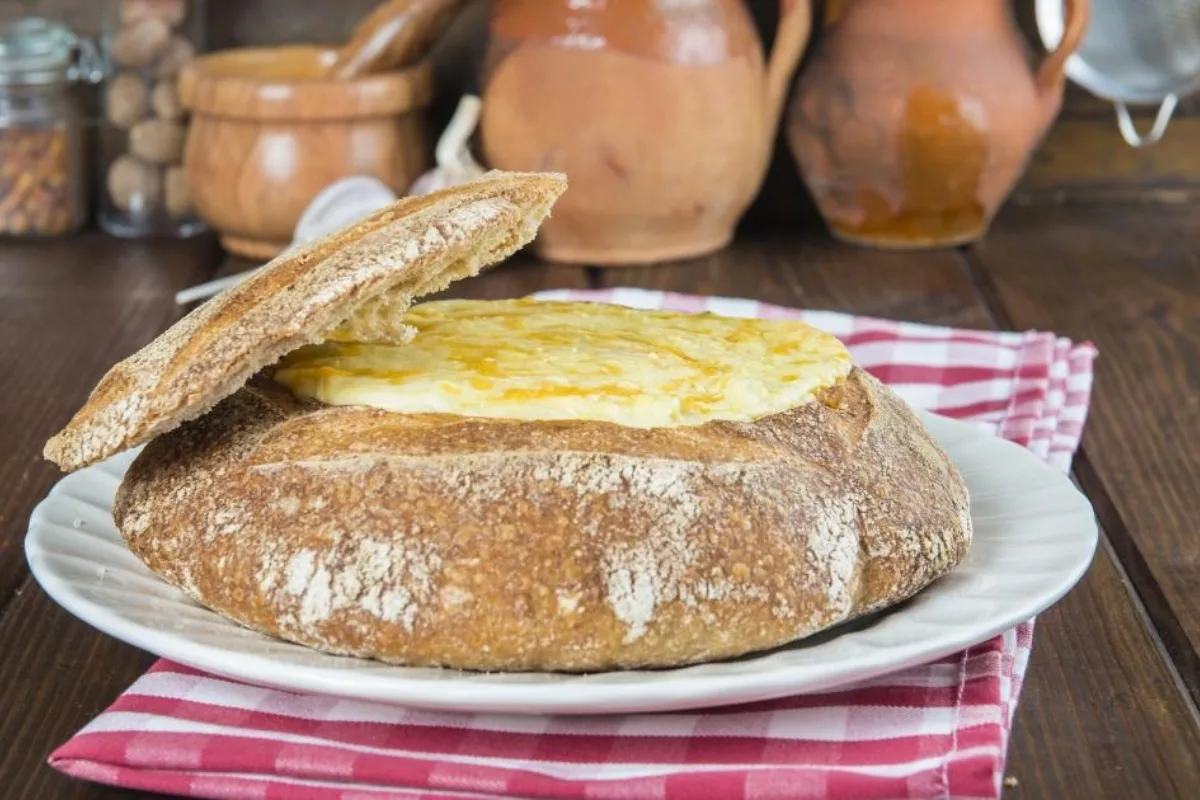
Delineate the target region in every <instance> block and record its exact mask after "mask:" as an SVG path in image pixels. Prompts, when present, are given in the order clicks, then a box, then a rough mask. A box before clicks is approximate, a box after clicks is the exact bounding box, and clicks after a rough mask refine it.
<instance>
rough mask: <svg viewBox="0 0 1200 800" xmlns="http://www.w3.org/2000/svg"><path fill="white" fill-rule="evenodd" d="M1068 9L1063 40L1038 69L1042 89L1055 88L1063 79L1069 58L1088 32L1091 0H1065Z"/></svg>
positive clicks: (1038, 78) (1064, 3) (1064, 4)
mask: <svg viewBox="0 0 1200 800" xmlns="http://www.w3.org/2000/svg"><path fill="white" fill-rule="evenodd" d="M1063 6H1064V7H1065V9H1066V15H1065V16H1066V19H1065V20H1064V21H1063V35H1062V41H1060V42H1059V43H1058V47H1057V48H1055V50H1054V52H1053V53H1051V54H1050V55H1048V56H1046V60H1045V61H1044V62H1042V67H1041V69H1039V70H1038V76H1037V81H1038V86H1040V87H1041V89H1042V91H1049V90H1052V89H1054V88H1055V87H1057V86H1058V85H1059V83H1060V82H1061V81H1062V78H1063V73H1064V72H1066V69H1067V59H1068V58H1070V57H1071V54H1072V53H1074V52H1075V51H1076V50H1078V49H1079V46H1080V45H1081V44H1083V36H1084V34H1086V33H1087V28H1088V21H1089V20H1090V19H1091V16H1092V9H1091V3H1090V2H1089V0H1063Z"/></svg>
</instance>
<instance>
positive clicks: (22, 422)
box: [0, 233, 217, 613]
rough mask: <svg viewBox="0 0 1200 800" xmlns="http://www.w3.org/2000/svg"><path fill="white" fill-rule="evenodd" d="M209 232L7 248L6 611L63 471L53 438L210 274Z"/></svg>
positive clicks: (2, 514)
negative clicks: (38, 506)
mask: <svg viewBox="0 0 1200 800" xmlns="http://www.w3.org/2000/svg"><path fill="white" fill-rule="evenodd" d="M216 258H217V250H216V245H215V242H214V241H213V240H211V239H207V238H204V239H196V240H191V241H175V242H169V243H160V244H155V245H150V244H145V243H134V242H119V241H117V240H114V239H111V238H108V237H105V236H101V235H99V234H94V233H93V234H85V235H84V236H83V237H81V238H79V239H66V240H62V241H54V242H5V244H4V246H3V247H0V374H2V375H3V376H4V387H5V391H4V392H3V393H0V437H2V441H0V486H3V487H4V491H3V492H2V493H0V613H2V610H3V608H4V606H5V605H6V604H7V603H8V602H9V600H11V598H12V596H13V592H14V591H15V590H16V588H17V587H18V586H19V585H20V583H21V581H22V580H23V579H24V576H25V574H26V573H25V558H24V555H23V554H22V548H21V542H22V540H23V538H24V535H25V524H26V522H27V520H28V519H29V512H30V511H32V509H33V506H34V504H35V503H37V501H39V500H40V499H41V498H42V496H43V495H45V493H46V490H47V489H48V488H49V487H50V485H51V484H52V483H53V482H54V481H55V480H57V477H58V470H57V468H56V467H54V465H52V464H50V463H48V462H46V461H43V460H42V457H41V452H42V445H43V444H44V443H45V440H46V439H47V438H48V437H49V436H50V435H51V434H53V433H54V432H55V431H57V430H59V429H60V428H61V427H62V426H63V425H65V424H66V423H67V421H68V420H69V419H70V417H71V415H72V414H73V413H74V412H75V411H76V410H77V409H78V408H79V407H80V406H81V405H82V404H83V401H84V400H85V399H86V398H87V394H88V392H89V391H91V388H92V387H93V386H94V385H95V383H96V381H97V380H99V378H100V376H101V375H103V373H104V371H105V370H106V369H107V368H108V366H109V365H110V364H112V363H113V362H114V361H116V360H118V359H119V358H122V357H124V356H126V355H128V354H129V353H131V352H132V351H133V350H135V349H137V348H138V347H139V346H141V345H142V344H144V343H145V342H146V341H148V340H149V339H150V338H151V337H152V336H153V335H154V334H155V333H156V332H157V331H158V330H160V329H161V328H163V327H164V326H166V325H167V324H168V323H170V322H171V321H173V320H174V319H175V318H176V316H177V314H178V311H177V310H176V309H175V307H174V306H173V305H172V304H171V302H170V299H169V297H170V294H171V292H173V291H174V290H175V288H176V287H182V286H184V285H187V284H189V283H192V282H196V281H200V280H204V279H205V278H206V277H207V276H208V274H209V273H210V272H211V270H212V268H213V265H214V264H215V263H216Z"/></svg>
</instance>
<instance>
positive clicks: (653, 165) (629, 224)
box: [481, 0, 811, 265]
mask: <svg viewBox="0 0 1200 800" xmlns="http://www.w3.org/2000/svg"><path fill="white" fill-rule="evenodd" d="M780 6H781V10H782V14H781V19H780V26H779V32H778V34H777V36H776V41H775V47H774V52H773V53H772V55H771V59H770V62H769V63H768V64H767V65H765V66H764V63H763V54H762V45H761V42H760V41H759V38H758V34H757V32H756V30H755V28H754V23H753V21H752V20H751V18H750V15H749V14H748V13H747V11H746V10H745V8H743V6H742V2H741V0H620V2H607V3H603V2H601V3H595V2H578V1H577V0H494V1H493V3H492V12H491V19H490V33H491V41H490V43H489V48H488V55H487V64H486V67H485V75H484V85H485V89H484V98H483V122H482V128H481V132H482V140H483V152H484V156H485V159H486V160H487V161H488V162H489V164H490V166H492V167H498V168H502V169H513V170H542V169H545V170H560V171H562V172H565V173H567V175H568V177H569V178H570V180H571V189H570V191H568V192H567V193H566V194H565V195H563V197H562V199H561V200H560V201H559V203H558V205H556V206H555V208H554V216H553V217H552V218H550V219H549V220H547V222H546V224H545V225H543V227H542V229H541V233H540V234H539V236H538V239H537V242H536V244H535V247H536V249H537V251H538V252H539V253H540V254H541V255H542V256H543V257H545V258H548V259H551V260H555V261H567V262H577V263H586V264H599V265H610V264H614V265H615V264H644V263H652V262H656V261H662V260H666V259H675V258H684V257H688V256H696V255H700V254H703V253H707V252H710V251H712V250H716V249H719V248H721V247H723V246H724V245H726V244H727V243H728V242H729V240H730V239H731V237H732V236H733V229H734V226H735V225H736V224H737V221H738V220H739V218H740V217H741V216H742V214H743V213H744V212H745V210H746V208H747V206H749V204H750V202H751V200H752V199H753V198H754V195H755V194H756V193H757V191H758V189H759V186H760V185H761V183H762V180H763V177H764V175H765V173H766V169H767V164H768V161H769V159H770V154H771V145H772V144H773V142H774V139H775V133H776V129H777V126H778V123H779V116H780V112H781V107H782V105H783V102H784V99H785V94H786V92H787V88H788V85H789V83H790V81H791V74H792V72H793V70H794V68H795V65H796V62H797V61H798V60H799V58H800V55H801V53H802V52H803V50H804V46H805V44H806V43H807V41H808V33H809V28H810V14H811V11H810V8H809V3H808V0H782V2H781V3H780Z"/></svg>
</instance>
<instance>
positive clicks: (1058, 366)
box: [50, 289, 1096, 800]
mask: <svg viewBox="0 0 1200 800" xmlns="http://www.w3.org/2000/svg"><path fill="white" fill-rule="evenodd" d="M540 296H542V297H548V298H557V299H567V298H569V299H583V300H596V301H607V302H616V303H624V304H627V305H632V306H638V307H644V308H674V309H681V310H686V311H714V312H717V313H720V314H725V315H730V316H747V317H749V316H761V317H798V318H801V319H805V320H807V321H809V322H811V323H812V324H814V325H816V326H818V327H820V328H823V329H825V330H827V331H830V332H831V333H834V334H836V335H837V336H838V337H840V338H841V339H842V340H843V341H844V342H845V343H846V344H847V345H848V346H849V348H850V350H851V351H852V352H853V354H854V358H855V361H856V362H857V363H858V364H860V365H861V366H863V367H864V368H866V369H868V370H870V371H871V372H873V373H874V374H875V375H877V376H878V377H880V378H881V379H883V380H884V381H886V382H887V383H889V384H891V385H892V386H893V387H894V388H895V389H896V390H897V391H898V392H899V393H900V394H901V395H903V396H904V397H905V398H906V399H908V400H909V401H910V402H911V403H913V404H914V405H917V406H921V407H924V408H927V409H930V410H933V411H937V412H939V413H941V414H945V415H948V416H952V417H958V418H959V419H964V420H969V421H972V422H974V423H976V424H978V425H979V426H981V427H983V428H986V429H987V430H989V431H993V432H995V433H996V434H998V435H1000V436H1003V437H1005V438H1007V439H1011V440H1013V441H1015V442H1019V443H1020V444H1023V445H1025V446H1026V447H1028V448H1030V449H1031V450H1033V451H1034V452H1035V453H1037V454H1038V455H1040V456H1042V457H1043V458H1045V459H1047V460H1048V461H1050V462H1051V463H1053V464H1055V465H1056V466H1058V467H1059V468H1061V469H1063V470H1065V469H1067V467H1068V466H1069V465H1070V461H1071V455H1072V454H1073V453H1074V451H1075V448H1076V447H1077V446H1078V444H1079V436H1080V432H1081V430H1082V428H1083V423H1084V418H1085V416H1086V415H1087V407H1088V395H1089V391H1090V389H1091V383H1092V361H1093V359H1094V358H1095V355H1096V352H1095V350H1094V348H1092V347H1091V346H1090V345H1087V344H1084V345H1076V344H1072V343H1071V342H1070V341H1068V340H1066V339H1062V338H1058V337H1055V336H1054V335H1052V334H1047V333H992V332H983V331H967V330H955V329H950V328H939V327H931V326H927V325H915V324H910V323H905V322H890V321H886V320H878V319H866V318H862V317H852V316H847V315H844V314H834V313H830V312H824V311H796V310H793V309H786V308H779V307H776V306H769V305H764V304H762V303H758V302H755V301H752V300H733V299H724V298H716V297H694V296H686V295H677V294H663V293H660V292H648V291H641V290H635V289H613V290H608V291H603V292H578V291H554V292H546V293H543V294H542V295H540ZM1032 638H1033V623H1032V622H1028V623H1025V624H1023V625H1020V626H1018V627H1017V628H1016V629H1015V630H1012V631H1009V632H1008V633H1006V634H1004V635H1002V636H998V637H996V638H995V639H992V640H991V641H988V642H985V643H983V644H980V645H977V646H975V647H972V648H970V649H968V650H966V651H964V652H962V653H959V654H958V655H955V656H952V657H949V658H945V659H942V660H940V661H937V662H935V663H932V664H928V665H925V666H922V667H917V668H914V669H909V670H905V671H903V672H900V673H896V674H893V675H890V676H887V677H884V678H879V679H876V680H872V681H869V682H867V683H863V684H858V685H856V686H853V687H850V688H845V689H841V690H839V691H834V692H826V693H822V694H817V695H806V696H798V697H792V698H787V699H783V700H777V701H771V702H765V703H757V704H754V705H748V706H740V707H734V708H722V709H712V710H708V711H702V712H687V713H668V714H647V715H639V716H624V717H622V716H614V717H589V718H568V717H558V718H546V717H534V718H529V717H504V716H496V715H472V714H446V713H432V712H426V711H416V710H412V709H403V708H391V707H386V706H378V705H372V704H368V703H360V702H351V701H345V700H337V699H334V698H329V697H320V696H306V695H297V694H290V693H287V692H279V691H274V690H270V689H260V688H257V687H252V686H247V685H243V684H239V683H235V682H233V681H228V680H223V679H219V678H214V677H211V676H208V675H204V674H200V673H197V672H195V671H193V670H190V669H187V668H184V667H181V666H178V665H176V664H172V663H170V662H166V661H160V662H158V663H157V664H156V665H155V666H154V668H153V669H151V670H150V672H149V673H147V674H146V675H144V676H143V677H142V678H141V679H139V680H138V681H137V682H136V683H135V684H134V685H133V686H132V687H130V688H129V690H128V691H127V692H125V694H123V695H122V696H121V697H120V699H118V700H117V702H116V703H114V704H113V705H112V707H111V708H109V709H108V710H107V711H105V712H104V713H103V714H101V715H100V717H98V718H97V719H96V720H95V721H93V722H92V723H91V724H90V725H88V726H87V727H86V728H84V729H83V730H82V731H80V732H79V733H78V734H77V735H76V736H75V737H74V738H73V739H71V740H70V741H69V742H67V743H66V744H65V745H63V746H62V747H60V748H59V749H58V750H57V751H55V752H54V753H53V754H52V755H51V757H50V763H51V764H52V765H53V766H54V767H55V768H57V769H59V770H62V771H63V772H65V773H67V774H69V775H74V776H76V777H80V778H87V779H90V780H94V781H100V782H103V783H110V784H116V785H119V786H126V787H132V788H141V789H151V790H155V791H159V792H168V793H173V794H180V795H191V796H195V797H245V798H292V797H304V798H344V799H349V798H379V797H403V798H415V797H422V798H425V797H428V798H435V797H436V798H450V797H454V798H495V797H556V798H557V797H564V798H598V799H599V798H614V799H615V798H672V799H673V798H681V800H691V798H760V799H763V800H765V799H766V798H787V799H788V800H792V798H804V797H844V798H872V797H878V798H910V797H911V798H918V797H919V798H925V797H953V798H971V797H982V798H987V797H996V796H997V795H998V794H999V791H1000V779H1001V775H1002V773H1003V769H1004V757H1005V749H1006V747H1007V744H1008V734H1009V729H1010V726H1011V722H1012V716H1013V711H1014V709H1015V708H1016V702H1017V695H1018V693H1019V691H1020V688H1021V679H1022V677H1023V676H1024V674H1025V667H1026V664H1027V663H1028V660H1029V651H1030V646H1031V644H1032Z"/></svg>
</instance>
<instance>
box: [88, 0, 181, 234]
mask: <svg viewBox="0 0 1200 800" xmlns="http://www.w3.org/2000/svg"><path fill="white" fill-rule="evenodd" d="M187 14H188V3H186V2H185V0H122V2H121V17H120V28H119V29H118V30H117V31H116V33H115V35H114V36H113V37H112V39H111V42H110V44H109V57H110V59H111V61H112V63H113V66H114V68H115V69H116V70H117V72H116V74H115V75H114V76H113V78H112V80H111V81H110V82H109V85H108V92H107V98H106V102H105V113H106V116H107V118H108V121H109V123H110V124H111V125H112V126H113V127H114V128H116V129H118V130H119V131H124V132H125V137H124V146H123V154H122V155H120V156H119V157H118V158H116V159H114V160H113V162H112V164H111V166H110V167H109V170H108V179H107V184H108V192H109V195H110V197H111V198H112V202H113V205H115V206H116V207H117V208H119V209H121V210H122V211H125V212H128V213H130V214H133V215H135V216H139V217H141V216H148V215H152V214H154V213H155V212H157V211H159V210H165V211H166V213H167V215H168V216H170V217H171V218H172V219H183V218H185V217H188V216H190V215H191V213H192V201H191V194H190V192H189V191H188V186H187V180H186V178H184V173H183V167H182V166H181V164H182V162H183V146H184V139H185V137H186V135H187V121H186V119H185V113H184V109H183V105H182V104H181V103H180V101H179V72H180V70H181V69H183V67H184V66H185V65H186V64H187V63H188V62H189V61H191V60H192V59H193V58H194V57H195V55H196V50H195V47H194V46H193V45H192V43H191V42H190V41H189V40H188V39H187V38H186V37H185V36H183V35H182V34H181V33H179V29H180V27H181V26H182V25H183V24H184V22H185V21H186V19H187Z"/></svg>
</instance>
